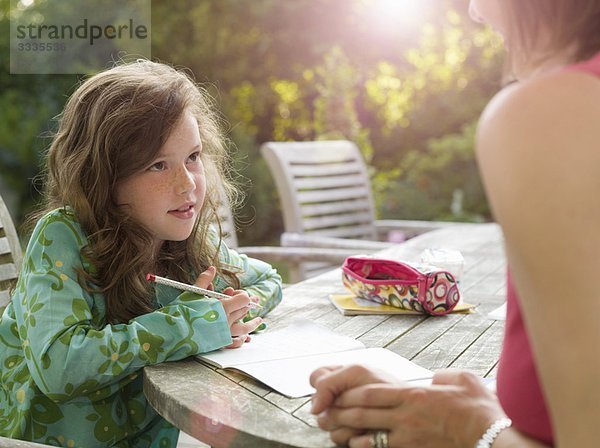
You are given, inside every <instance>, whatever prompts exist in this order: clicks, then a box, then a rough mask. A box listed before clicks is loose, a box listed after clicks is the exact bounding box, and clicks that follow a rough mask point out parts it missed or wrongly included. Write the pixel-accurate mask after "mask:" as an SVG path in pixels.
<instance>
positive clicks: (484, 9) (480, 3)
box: [469, 0, 506, 35]
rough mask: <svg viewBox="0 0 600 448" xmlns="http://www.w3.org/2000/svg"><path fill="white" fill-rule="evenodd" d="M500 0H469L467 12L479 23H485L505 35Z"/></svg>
mask: <svg viewBox="0 0 600 448" xmlns="http://www.w3.org/2000/svg"><path fill="white" fill-rule="evenodd" d="M501 3H502V0H471V1H470V3H469V14H470V16H471V18H472V19H473V20H475V21H476V22H479V23H487V24H488V25H489V26H491V27H492V28H493V29H494V30H496V31H497V32H499V33H500V34H502V35H505V29H506V25H505V24H504V18H503V14H502V6H501Z"/></svg>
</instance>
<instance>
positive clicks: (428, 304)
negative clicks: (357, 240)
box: [342, 257, 460, 315]
mask: <svg viewBox="0 0 600 448" xmlns="http://www.w3.org/2000/svg"><path fill="white" fill-rule="evenodd" d="M342 281H343V282H344V285H345V286H346V287H347V288H348V289H349V290H350V291H351V292H352V293H353V294H354V295H355V296H357V297H360V298H362V299H367V300H371V301H373V302H378V303H384V304H386V305H391V306H395V307H397V308H402V309H405V310H410V311H418V312H421V313H426V314H431V315H443V314H447V313H449V312H450V311H452V309H453V308H454V307H455V306H456V304H457V303H458V301H459V300H460V292H459V291H458V285H457V283H456V279H455V278H454V276H453V275H452V274H451V273H450V272H448V271H444V270H441V269H438V268H435V267H432V266H419V268H418V269H417V268H416V267H413V266H411V265H409V264H407V263H404V262H401V261H393V260H385V259H380V258H368V257H348V258H346V260H345V261H344V264H343V266H342Z"/></svg>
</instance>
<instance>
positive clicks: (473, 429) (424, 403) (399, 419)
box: [311, 366, 505, 448]
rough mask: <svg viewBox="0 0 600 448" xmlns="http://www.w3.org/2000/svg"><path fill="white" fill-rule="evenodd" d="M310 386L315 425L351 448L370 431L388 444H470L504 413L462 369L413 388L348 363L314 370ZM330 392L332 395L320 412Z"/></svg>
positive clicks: (362, 441)
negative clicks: (385, 434)
mask: <svg viewBox="0 0 600 448" xmlns="http://www.w3.org/2000/svg"><path fill="white" fill-rule="evenodd" d="M313 375H315V374H313ZM381 379H382V380H383V381H384V382H382V381H379V380H381ZM311 380H312V378H311ZM386 381H387V382H386ZM313 385H314V386H315V388H316V389H317V392H316V394H315V396H314V398H313V403H315V402H316V404H317V406H316V407H315V406H314V405H313V409H314V410H315V411H314V412H315V413H318V412H321V413H320V415H319V417H318V422H319V426H320V427H321V428H322V429H325V430H327V431H330V432H331V434H330V435H331V439H332V440H333V441H334V442H335V443H337V444H340V445H345V444H349V445H350V447H356V448H360V447H370V446H371V440H370V435H369V434H366V433H367V432H370V431H375V430H387V431H388V432H389V433H388V437H389V445H390V447H396V446H402V447H403V446H407V447H408V446H419V447H431V448H436V447H462V446H474V445H475V443H476V442H477V441H478V440H479V438H480V437H481V435H482V434H483V433H484V432H485V430H486V428H488V427H489V425H490V424H491V423H492V422H493V421H495V420H497V419H499V418H502V417H504V416H505V415H504V412H503V411H502V408H501V407H500V403H499V402H498V400H497V398H496V396H495V394H493V393H492V392H491V391H489V390H488V389H487V388H486V387H485V386H484V385H483V384H482V383H481V381H480V380H479V379H478V378H477V377H476V376H475V375H473V374H471V373H468V372H464V371H457V370H445V371H440V372H438V373H436V374H435V376H434V379H433V384H432V385H431V386H430V387H417V386H410V383H396V384H392V383H390V382H389V378H388V377H385V376H383V375H382V374H378V373H376V372H371V371H369V370H368V369H366V368H365V367H361V366H351V367H344V368H342V369H338V370H333V371H330V372H325V373H321V374H318V373H317V374H316V378H315V383H313ZM331 396H335V397H336V398H335V399H334V400H333V402H332V404H331V405H330V406H327V407H326V409H325V410H324V411H323V404H324V403H328V402H331V399H330V397H331Z"/></svg>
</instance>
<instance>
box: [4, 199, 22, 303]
mask: <svg viewBox="0 0 600 448" xmlns="http://www.w3.org/2000/svg"><path fill="white" fill-rule="evenodd" d="M22 260H23V253H22V251H21V243H20V241H19V237H18V235H17V231H16V230H15V226H14V224H13V221H12V218H11V217H10V213H9V212H8V209H7V208H6V204H4V200H3V199H2V196H0V308H3V307H5V306H6V305H7V304H8V302H9V299H10V297H9V290H10V287H11V286H12V284H13V283H14V281H15V280H16V279H17V276H18V275H19V269H20V268H21V262H22Z"/></svg>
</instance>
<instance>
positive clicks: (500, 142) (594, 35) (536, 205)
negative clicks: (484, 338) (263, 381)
mask: <svg viewBox="0 0 600 448" xmlns="http://www.w3.org/2000/svg"><path fill="white" fill-rule="evenodd" d="M471 11H472V15H473V16H474V17H475V18H477V19H478V20H485V21H486V22H487V23H489V24H490V25H491V26H492V27H494V28H495V29H496V30H498V31H499V32H500V33H502V34H503V35H504V37H505V40H506V44H507V47H508V50H509V57H510V62H511V66H512V68H513V73H514V75H515V77H516V79H517V81H518V82H516V83H513V84H512V85H510V86H509V87H507V88H506V89H504V90H503V91H502V92H500V93H499V94H498V95H497V96H496V97H495V98H494V100H492V102H491V103H490V104H489V106H488V107H487V109H486V111H485V112H484V114H483V116H482V118H481V121H480V124H479V130H478V138H477V155H478V158H479V162H480V167H481V171H482V175H483V179H484V183H485V185H486V189H487V192H488V196H489V199H490V203H491V205H492V208H493V210H494V214H495V216H496V219H497V220H498V223H499V224H500V225H501V227H502V230H503V232H504V236H505V241H506V255H507V260H508V265H509V266H510V275H509V277H508V282H507V307H508V313H507V320H506V332H505V336H504V344H503V348H502V356H501V359H500V364H499V367H498V378H497V390H498V394H497V396H496V395H495V394H493V393H492V392H490V391H489V390H487V389H486V388H485V387H483V386H482V385H481V383H480V382H479V380H478V379H477V378H475V377H474V376H473V375H470V374H468V373H466V372H460V371H445V372H440V373H438V374H436V376H435V378H434V381H433V382H434V386H433V387H431V388H422V389H418V388H414V387H410V386H409V385H406V384H404V385H403V384H394V383H393V380H391V379H389V378H385V377H383V376H381V375H380V374H377V373H374V372H370V371H367V370H366V369H364V368H361V367H357V366H354V367H350V368H346V369H334V368H329V369H321V370H319V371H317V372H315V373H313V376H312V382H313V385H315V387H316V389H317V393H316V395H315V396H314V398H313V412H315V413H317V414H321V415H320V417H319V424H320V426H321V427H322V428H325V429H327V430H329V431H331V437H332V439H333V440H334V441H336V442H337V443H340V444H346V443H349V445H350V446H351V447H369V446H373V447H377V448H386V447H388V446H389V447H444V448H446V447H468V448H472V447H474V446H476V447H477V448H489V447H490V446H493V447H494V448H502V447H542V446H557V447H567V448H571V447H577V448H579V447H582V448H583V447H596V446H599V443H600V442H599V441H600V425H599V424H598V423H599V422H600V392H599V391H600V389H599V388H598V379H599V378H600V351H599V350H598V344H599V343H600V330H599V328H600V326H599V325H598V316H600V297H599V295H598V288H597V287H596V284H595V281H594V278H596V277H597V276H598V272H600V257H599V254H600V231H599V230H598V229H600V206H599V202H598V192H599V190H600V182H599V179H600V0H471ZM511 425H512V427H511Z"/></svg>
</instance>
